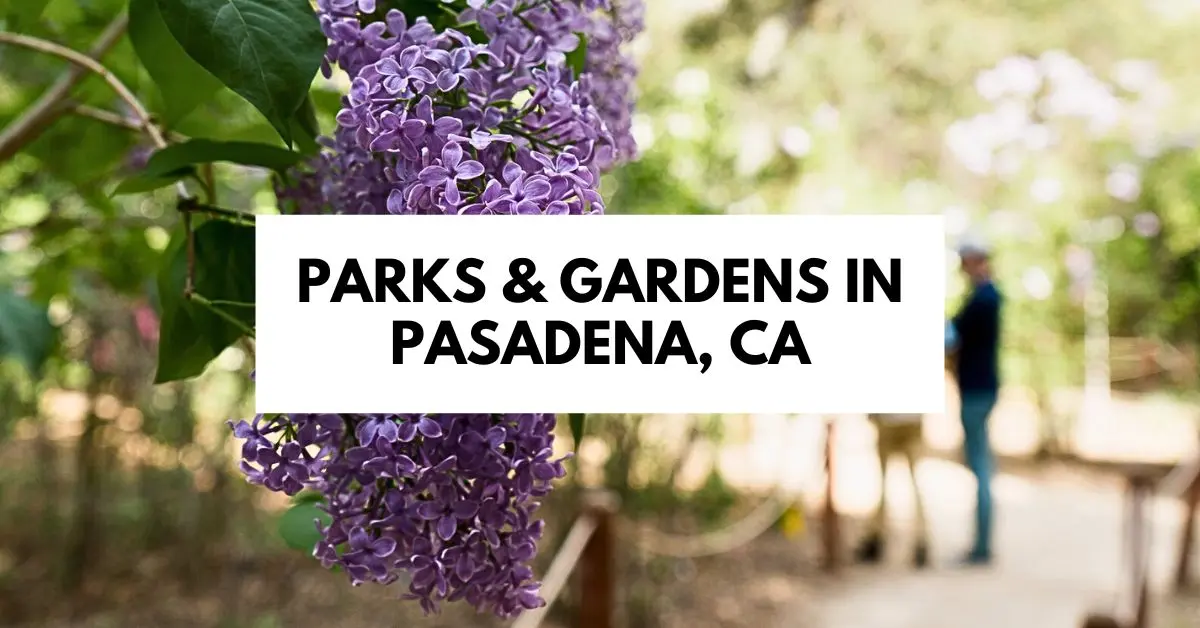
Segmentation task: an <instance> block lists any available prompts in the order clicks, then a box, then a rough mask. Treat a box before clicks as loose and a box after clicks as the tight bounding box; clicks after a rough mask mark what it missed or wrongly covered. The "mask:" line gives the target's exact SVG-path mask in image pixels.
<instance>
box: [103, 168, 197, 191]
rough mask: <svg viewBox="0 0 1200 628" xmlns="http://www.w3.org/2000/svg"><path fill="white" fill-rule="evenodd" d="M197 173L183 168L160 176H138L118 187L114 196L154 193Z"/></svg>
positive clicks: (192, 169) (126, 180)
mask: <svg viewBox="0 0 1200 628" xmlns="http://www.w3.org/2000/svg"><path fill="white" fill-rule="evenodd" d="M195 173H196V169H195V168H190V167H189V168H181V169H179V170H176V171H174V172H168V173H166V174H163V175H158V176H148V175H145V174H137V175H134V176H132V177H129V178H128V179H125V180H124V181H122V182H121V183H119V184H118V185H117V188H116V189H115V190H113V192H112V196H121V195H124V194H141V193H143V192H153V191H154V190H157V189H159V188H165V187H167V186H168V185H173V184H174V183H175V182H177V181H180V180H182V179H185V178H187V177H189V176H192V175H193V174H195Z"/></svg>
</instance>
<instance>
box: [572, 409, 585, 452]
mask: <svg viewBox="0 0 1200 628" xmlns="http://www.w3.org/2000/svg"><path fill="white" fill-rule="evenodd" d="M585 416H587V415H584V414H568V415H567V422H568V423H569V425H570V427H571V441H572V442H573V443H574V447H575V450H576V451H578V450H579V443H581V442H583V420H584V417H585Z"/></svg>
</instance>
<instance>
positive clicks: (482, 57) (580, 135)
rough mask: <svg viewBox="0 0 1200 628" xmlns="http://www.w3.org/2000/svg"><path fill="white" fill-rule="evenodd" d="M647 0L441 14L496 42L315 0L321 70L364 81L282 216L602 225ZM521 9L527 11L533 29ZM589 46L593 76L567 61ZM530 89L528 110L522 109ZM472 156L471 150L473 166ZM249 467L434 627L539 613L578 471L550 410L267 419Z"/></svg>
mask: <svg viewBox="0 0 1200 628" xmlns="http://www.w3.org/2000/svg"><path fill="white" fill-rule="evenodd" d="M641 5H642V2H641V0H467V1H466V3H465V6H466V8H465V9H464V8H463V4H461V3H444V4H443V5H442V6H443V7H444V8H446V9H448V10H450V11H457V12H458V23H461V24H467V23H472V22H473V23H475V24H477V25H478V28H479V30H481V31H482V33H483V40H482V41H481V40H475V41H473V40H472V39H471V37H468V36H467V35H465V34H464V33H462V32H459V31H456V30H453V29H445V30H442V31H440V32H439V31H438V30H436V29H434V28H433V26H432V25H431V24H430V22H429V21H428V20H427V19H426V18H424V17H418V18H416V19H413V16H411V15H405V14H404V13H403V12H402V11H398V10H395V9H392V10H389V11H388V12H387V14H386V15H385V16H383V17H382V18H379V17H377V16H373V14H374V13H375V12H376V11H377V10H378V9H379V6H377V3H376V2H375V1H373V0H318V2H317V6H318V17H319V20H320V23H321V28H322V32H324V33H325V35H326V36H327V37H328V38H329V40H330V41H329V47H328V49H327V51H326V55H325V60H324V62H323V64H322V72H324V73H326V75H327V76H328V75H330V74H331V73H332V72H333V70H334V68H335V67H336V68H337V69H339V70H341V71H344V72H346V73H347V75H348V76H349V78H350V89H349V93H348V94H346V96H345V97H344V98H343V103H342V109H341V111H339V112H338V115H337V118H336V120H337V127H336V128H335V129H334V131H333V133H332V135H331V136H330V137H328V138H321V139H320V140H319V141H320V143H321V145H322V146H323V147H324V150H323V151H322V152H321V153H320V154H319V155H318V156H317V157H316V158H314V159H313V160H312V162H310V163H309V164H306V165H305V166H304V167H303V168H300V169H297V170H296V171H294V172H290V173H287V175H286V176H280V177H279V178H278V179H277V180H276V181H275V189H276V192H277V198H278V200H279V203H280V209H281V210H282V211H284V212H286V213H328V212H332V213H337V214H383V213H393V214H459V213H462V214H506V215H511V214H544V215H565V214H594V213H600V212H602V211H603V209H604V202H603V199H602V198H601V196H600V193H599V191H598V184H599V181H600V175H601V173H603V172H605V171H607V170H608V169H610V168H612V167H613V166H615V165H617V164H618V163H620V162H621V161H624V160H627V159H629V158H631V157H633V156H634V155H635V152H636V146H635V145H634V144H633V142H632V137H631V136H630V134H629V128H630V122H631V119H632V112H633V109H632V107H633V99H634V92H633V81H634V78H635V77H636V67H635V66H634V65H633V64H632V62H631V61H630V59H629V57H628V56H627V55H626V54H625V53H624V50H623V47H624V45H625V44H627V43H628V42H629V41H630V40H632V39H633V37H635V36H636V35H637V33H638V32H640V30H641V28H642V25H641V12H642V6H641ZM518 14H519V15H518ZM579 34H583V35H584V36H586V37H587V39H588V50H587V58H586V60H585V68H584V70H585V71H584V73H583V74H582V75H580V76H575V75H574V73H573V72H572V71H571V70H570V69H569V68H567V67H566V65H565V53H566V52H568V51H570V50H572V49H574V48H575V47H576V46H577V45H578V41H579V38H578V35H579ZM522 94H532V95H531V96H530V97H529V98H528V99H527V102H525V103H524V104H523V105H522V106H520V107H516V106H514V105H513V101H514V99H516V98H517V96H518V95H522ZM464 151H469V154H464ZM231 427H232V428H233V431H234V435H235V436H236V437H237V438H238V439H240V440H241V441H242V448H241V460H240V461H239V467H240V468H241V469H242V470H243V472H244V473H245V475H246V477H247V479H248V480H249V481H250V482H252V483H256V484H260V485H263V486H265V487H266V488H268V489H269V490H273V491H279V492H283V493H289V494H291V493H295V492H297V491H299V490H300V489H301V488H307V489H310V490H315V491H319V492H320V493H321V494H322V495H323V502H322V504H321V507H322V508H323V509H324V510H325V511H326V512H328V514H329V516H330V518H331V521H330V522H329V523H328V525H321V526H319V528H320V532H321V541H320V542H318V543H317V544H316V546H315V547H314V548H313V554H314V556H315V557H316V558H318V559H319V560H320V562H321V564H322V565H325V566H326V567H334V566H338V567H341V568H342V569H343V570H344V571H345V572H346V573H347V575H348V577H349V578H350V581H351V582H352V583H354V584H360V583H363V582H368V581H370V582H377V583H381V584H390V583H393V582H396V581H397V580H398V579H399V577H400V575H401V574H402V573H405V572H407V573H408V574H409V575H410V576H411V580H410V581H409V584H408V593H407V594H406V595H405V596H404V597H406V598H407V599H413V600H416V601H418V602H419V604H420V605H421V607H422V608H423V609H425V610H426V611H427V612H436V611H437V609H438V608H439V606H440V605H441V604H442V603H444V602H447V601H456V600H462V601H464V602H465V603H467V604H470V605H471V606H473V607H475V608H477V609H479V610H482V611H488V612H492V613H494V614H496V615H498V616H500V617H512V616H514V615H517V614H519V613H521V612H522V611H524V610H526V609H530V608H536V607H538V606H540V605H542V604H543V602H542V600H541V599H540V597H539V596H538V588H539V584H538V583H537V581H536V580H535V578H534V573H533V570H532V569H530V567H529V565H528V561H529V560H531V559H532V558H533V556H534V555H535V553H536V548H537V542H538V540H539V539H540V537H541V535H542V523H541V522H540V521H538V520H537V519H536V518H535V516H534V515H535V511H536V508H537V504H538V502H539V500H540V499H541V498H542V497H544V496H545V495H546V494H547V493H549V491H550V490H551V486H552V483H553V482H554V481H555V479H557V478H561V477H562V476H563V474H564V473H565V470H564V468H563V465H562V461H561V460H557V459H555V458H554V456H553V447H552V445H553V440H554V436H553V434H554V428H555V420H554V417H553V416H552V415H546V414H493V415H488V414H434V415H427V414H379V415H334V414H291V415H266V416H258V417H255V418H254V419H253V420H252V421H249V422H246V421H241V422H238V423H236V424H231Z"/></svg>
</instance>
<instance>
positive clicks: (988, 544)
mask: <svg viewBox="0 0 1200 628" xmlns="http://www.w3.org/2000/svg"><path fill="white" fill-rule="evenodd" d="M958 255H959V259H960V260H961V263H962V271H963V273H964V274H965V275H966V276H967V279H968V280H969V281H970V283H971V292H970V294H969V295H968V296H967V298H966V301H965V302H964V303H963V305H962V308H961V309H960V310H959V311H958V314H956V315H955V316H954V318H953V319H952V320H951V324H952V325H953V328H954V334H953V335H954V336H955V339H956V341H957V342H956V345H955V349H954V357H953V362H952V363H953V369H954V376H955V381H956V383H957V385H958V392H959V398H960V400H961V402H962V403H961V406H962V407H961V410H962V413H961V417H962V426H963V449H964V453H965V457H966V462H967V467H968V468H970V470H971V473H972V474H974V476H975V480H976V486H977V488H976V492H975V543H974V545H973V546H972V547H971V549H970V550H969V551H968V552H967V554H966V555H965V556H964V557H963V559H962V563H963V564H964V565H987V564H989V563H991V561H992V521H993V517H992V487H991V484H992V472H993V466H994V461H993V456H992V450H991V443H990V441H989V439H988V418H989V417H990V416H991V414H992V409H993V408H994V407H995V406H996V399H997V397H998V396H999V391H1000V373H999V370H1000V369H999V359H998V354H999V348H1000V311H1001V305H1002V303H1003V298H1002V297H1001V294H1000V291H999V290H998V289H997V288H996V286H995V284H994V283H993V282H992V274H991V263H990V262H991V251H990V249H989V247H988V246H987V245H986V244H985V243H983V242H982V241H978V240H970V241H966V242H964V243H963V244H962V245H960V246H959V249H958ZM948 335H949V334H948ZM948 340H949V338H948Z"/></svg>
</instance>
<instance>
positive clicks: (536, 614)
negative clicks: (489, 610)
mask: <svg viewBox="0 0 1200 628" xmlns="http://www.w3.org/2000/svg"><path fill="white" fill-rule="evenodd" d="M580 506H581V512H580V514H579V518H578V519H576V520H575V523H574V524H572V526H571V529H570V531H568V532H567V536H566V538H565V539H564V540H563V543H562V546H561V547H560V548H559V550H558V553H557V554H555V555H554V560H553V561H551V563H550V568H549V569H547V570H546V577H545V578H544V579H543V580H542V598H543V599H545V600H546V604H545V606H542V607H541V608H537V609H534V610H531V611H529V612H527V613H525V614H523V615H521V617H520V618H519V619H518V620H517V621H516V622H515V623H514V624H513V628H537V627H538V626H540V625H541V623H542V621H543V620H545V618H546V614H547V613H548V612H550V607H551V606H552V605H553V604H554V602H555V601H556V600H557V599H558V596H559V595H560V594H561V593H562V592H563V589H565V588H566V585H567V582H568V581H569V580H570V577H571V574H572V573H574V572H575V571H576V568H578V571H579V588H580V597H579V615H578V618H577V623H576V624H575V625H576V626H578V628H612V627H613V625H614V622H613V617H614V613H615V612H616V591H617V586H616V552H615V546H616V538H615V537H616V515H617V510H618V508H619V500H618V499H617V497H616V495H614V494H613V493H609V492H607V491H588V492H585V493H584V494H583V499H582V503H581V504H580Z"/></svg>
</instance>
